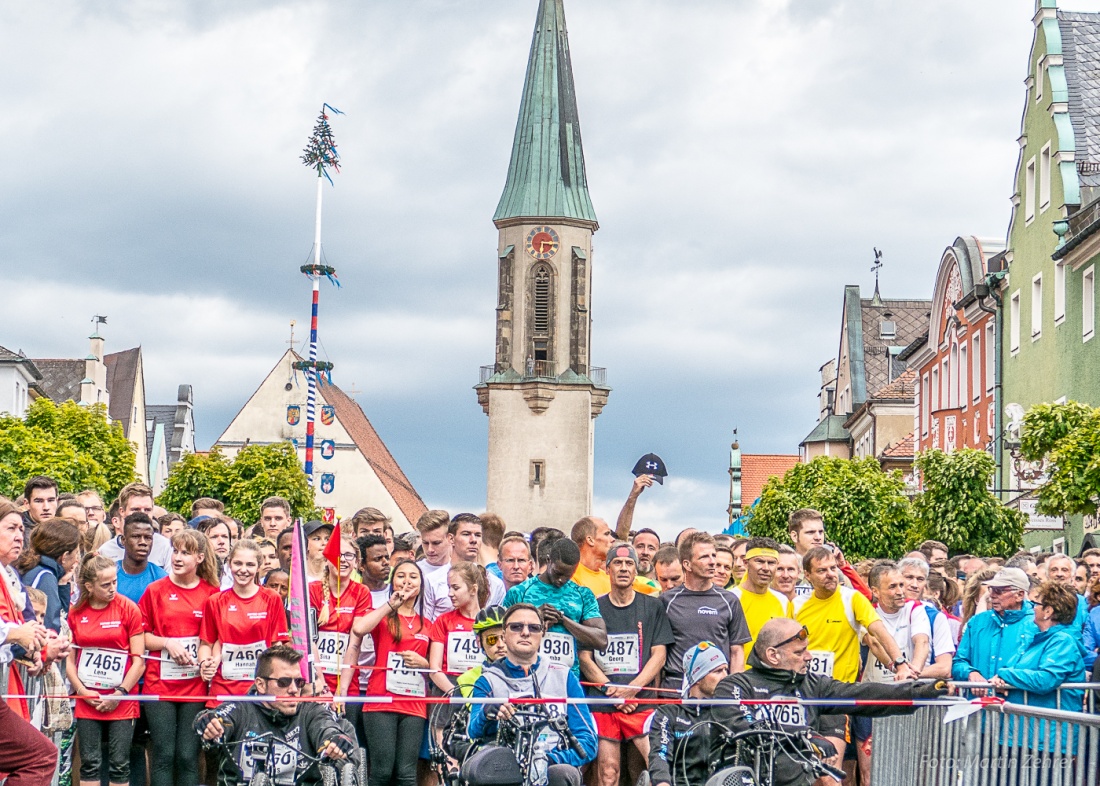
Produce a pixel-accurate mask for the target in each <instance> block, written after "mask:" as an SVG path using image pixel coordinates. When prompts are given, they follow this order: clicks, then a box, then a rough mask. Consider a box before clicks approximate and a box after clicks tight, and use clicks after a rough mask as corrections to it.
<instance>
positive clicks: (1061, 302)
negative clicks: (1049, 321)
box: [1054, 262, 1066, 325]
mask: <svg viewBox="0 0 1100 786" xmlns="http://www.w3.org/2000/svg"><path fill="white" fill-rule="evenodd" d="M1065 321H1066V266H1065V264H1063V263H1062V262H1055V263H1054V324H1055V325H1061V324H1062V323H1063V322H1065Z"/></svg>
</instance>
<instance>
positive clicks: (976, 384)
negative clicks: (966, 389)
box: [970, 333, 982, 404]
mask: <svg viewBox="0 0 1100 786" xmlns="http://www.w3.org/2000/svg"><path fill="white" fill-rule="evenodd" d="M970 355H971V363H972V364H973V370H972V371H971V372H970V387H972V388H973V389H974V403H975V404H977V403H978V400H979V399H981V397H982V336H981V334H980V333H975V334H974V338H972V339H970Z"/></svg>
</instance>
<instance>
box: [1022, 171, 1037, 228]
mask: <svg viewBox="0 0 1100 786" xmlns="http://www.w3.org/2000/svg"><path fill="white" fill-rule="evenodd" d="M1033 218H1035V159H1034V158H1032V159H1030V160H1029V161H1028V162H1027V168H1026V169H1025V170H1024V221H1026V222H1030V221H1031V220H1032V219H1033Z"/></svg>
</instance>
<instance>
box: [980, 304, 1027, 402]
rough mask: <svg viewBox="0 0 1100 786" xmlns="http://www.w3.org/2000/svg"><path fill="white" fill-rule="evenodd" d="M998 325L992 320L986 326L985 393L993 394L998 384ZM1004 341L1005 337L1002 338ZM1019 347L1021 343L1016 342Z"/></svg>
mask: <svg viewBox="0 0 1100 786" xmlns="http://www.w3.org/2000/svg"><path fill="white" fill-rule="evenodd" d="M996 329H997V325H996V324H995V323H994V322H993V321H992V320H990V322H989V323H988V324H987V325H986V326H985V392H986V393H992V392H993V386H994V385H996V384H997V342H996V340H995V336H994V334H993V331H995V330H996ZM1001 340H1002V341H1004V337H1003V336H1002V337H1001ZM1016 343H1017V345H1018V344H1019V343H1020V342H1018V341H1017V342H1016Z"/></svg>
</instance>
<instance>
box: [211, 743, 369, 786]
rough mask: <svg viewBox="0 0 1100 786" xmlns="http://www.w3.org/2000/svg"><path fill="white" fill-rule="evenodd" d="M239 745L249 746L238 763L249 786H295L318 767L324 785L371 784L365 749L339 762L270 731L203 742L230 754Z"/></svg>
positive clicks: (354, 785) (350, 785)
mask: <svg viewBox="0 0 1100 786" xmlns="http://www.w3.org/2000/svg"><path fill="white" fill-rule="evenodd" d="M238 746H240V747H242V748H243V747H245V746H247V753H246V755H245V756H244V757H243V758H242V759H240V760H239V761H238V762H237V764H238V766H239V768H240V769H241V772H242V775H243V778H244V780H243V781H242V783H247V784H248V786H292V784H297V783H300V782H301V779H302V777H303V776H305V774H306V773H307V772H309V770H310V769H311V768H312V767H314V766H315V767H316V768H317V774H318V776H319V778H320V781H321V784H322V786H366V783H367V772H366V767H367V763H366V757H365V756H364V755H363V750H362V749H361V748H360V749H357V750H356V751H355V753H353V754H352V755H351V756H349V757H348V758H347V759H346V760H344V761H338V760H335V759H330V758H328V757H326V756H314V755H312V754H310V753H308V752H306V751H304V750H302V749H301V748H299V747H298V746H297V745H295V744H294V743H292V742H288V741H287V740H285V739H283V738H282V737H279V736H277V735H276V734H275V733H274V732H270V731H268V732H263V733H260V734H257V733H256V732H252V731H250V732H247V733H246V734H245V736H244V738H243V739H240V740H236V741H234V742H224V741H221V740H212V741H209V742H207V741H204V742H203V748H204V749H210V748H221V749H222V750H223V751H225V752H226V754H227V755H228V754H229V751H230V749H232V748H235V747H238ZM299 761H304V762H305V766H300V765H299Z"/></svg>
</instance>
